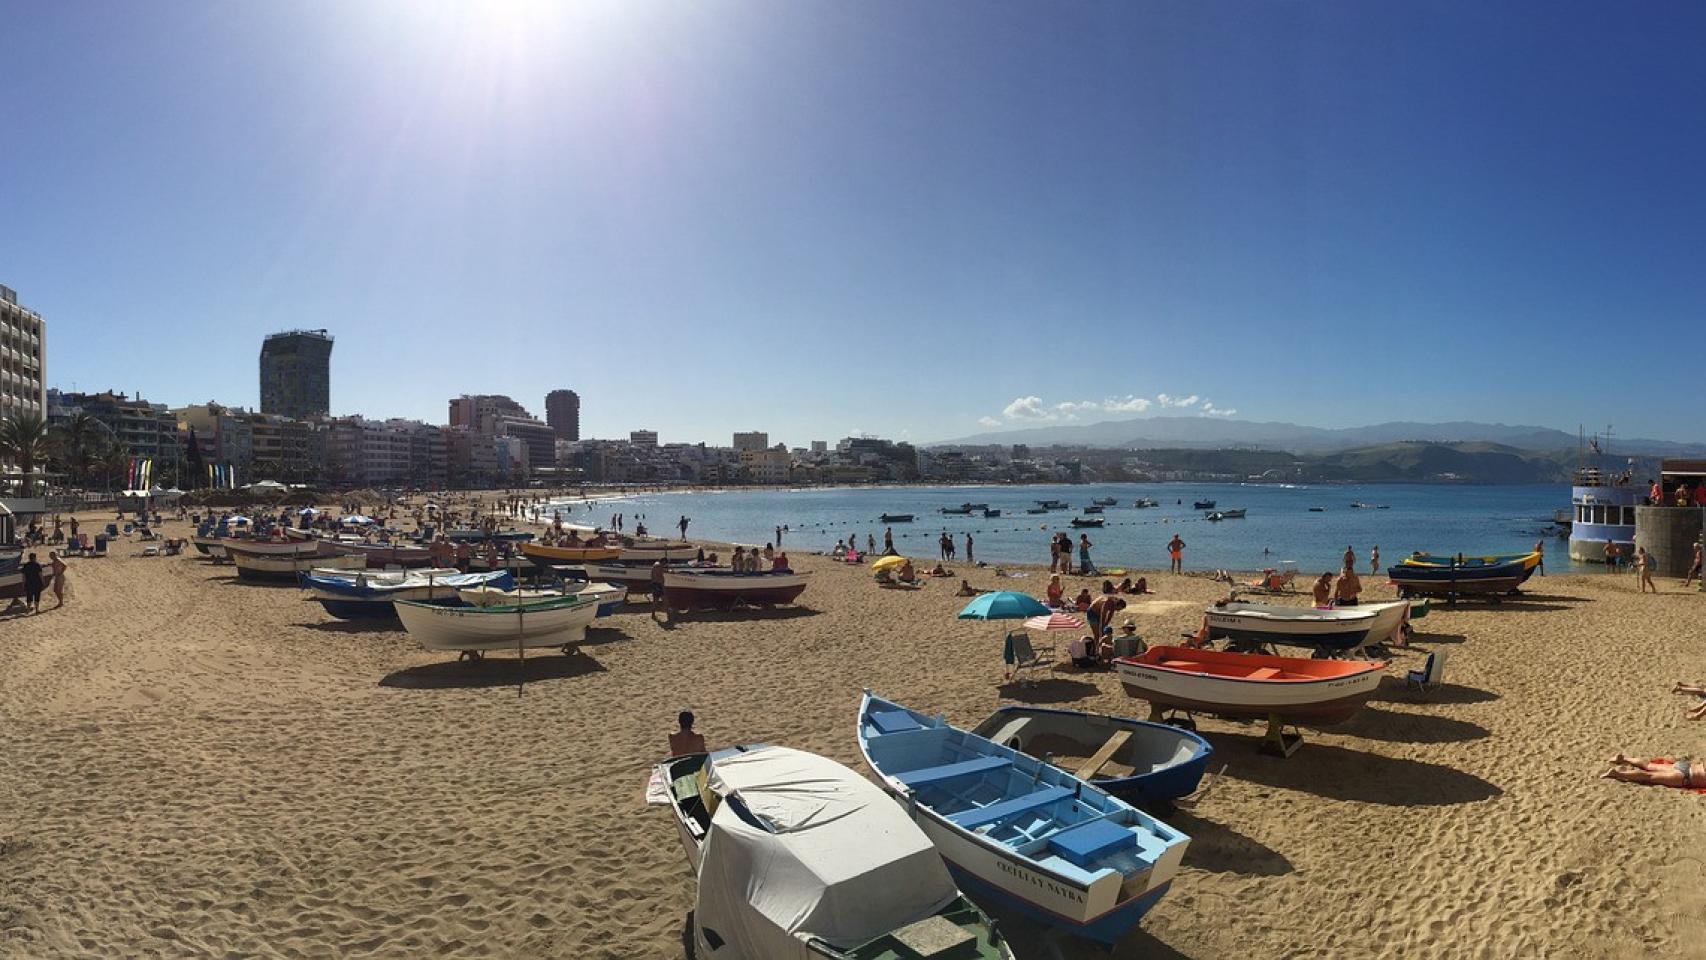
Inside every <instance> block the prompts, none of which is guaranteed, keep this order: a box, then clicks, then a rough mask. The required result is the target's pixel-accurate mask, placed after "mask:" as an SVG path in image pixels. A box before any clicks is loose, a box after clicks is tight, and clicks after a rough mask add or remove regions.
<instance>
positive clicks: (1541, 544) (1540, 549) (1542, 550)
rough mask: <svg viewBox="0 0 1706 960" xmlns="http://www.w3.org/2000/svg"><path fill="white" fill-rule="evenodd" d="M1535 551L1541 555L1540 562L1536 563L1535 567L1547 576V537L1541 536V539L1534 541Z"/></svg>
mask: <svg viewBox="0 0 1706 960" xmlns="http://www.w3.org/2000/svg"><path fill="white" fill-rule="evenodd" d="M1534 552H1535V553H1537V554H1539V555H1540V562H1539V563H1537V564H1535V568H1536V569H1537V570H1538V571H1539V572H1540V575H1541V576H1543V577H1544V576H1546V538H1545V537H1541V538H1540V539H1539V540H1536V541H1534Z"/></svg>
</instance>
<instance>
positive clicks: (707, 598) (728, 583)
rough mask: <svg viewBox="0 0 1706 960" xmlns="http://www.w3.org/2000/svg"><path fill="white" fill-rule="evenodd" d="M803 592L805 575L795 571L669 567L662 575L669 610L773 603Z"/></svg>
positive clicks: (785, 602)
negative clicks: (757, 571)
mask: <svg viewBox="0 0 1706 960" xmlns="http://www.w3.org/2000/svg"><path fill="white" fill-rule="evenodd" d="M805 592H806V578H805V575H803V574H798V573H731V572H728V571H721V570H718V571H709V570H707V571H695V572H691V573H688V572H675V571H671V572H667V573H665V574H664V578H663V598H664V603H666V604H668V605H669V608H670V609H671V610H729V609H732V608H734V607H737V606H746V607H774V606H779V605H782V604H789V603H793V602H794V601H795V600H798V599H799V598H800V594H802V593H805Z"/></svg>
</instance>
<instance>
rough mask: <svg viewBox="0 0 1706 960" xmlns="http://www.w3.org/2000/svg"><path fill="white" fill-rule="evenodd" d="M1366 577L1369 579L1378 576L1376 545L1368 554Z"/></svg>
mask: <svg viewBox="0 0 1706 960" xmlns="http://www.w3.org/2000/svg"><path fill="white" fill-rule="evenodd" d="M1368 575H1369V576H1371V577H1377V576H1379V575H1380V544H1378V543H1377V544H1375V545H1374V549H1373V550H1370V551H1369V552H1368Z"/></svg>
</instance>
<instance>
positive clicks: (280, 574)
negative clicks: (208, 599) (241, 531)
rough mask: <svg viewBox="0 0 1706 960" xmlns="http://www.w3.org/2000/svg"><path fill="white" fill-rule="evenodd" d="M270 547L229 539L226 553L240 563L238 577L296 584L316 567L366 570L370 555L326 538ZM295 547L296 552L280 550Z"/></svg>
mask: <svg viewBox="0 0 1706 960" xmlns="http://www.w3.org/2000/svg"><path fill="white" fill-rule="evenodd" d="M263 546H264V547H266V548H267V549H265V550H262V551H258V552H257V551H253V550H250V549H249V545H248V544H246V543H244V542H242V541H237V540H227V541H226V542H225V552H226V553H227V554H228V555H229V556H230V557H231V560H232V562H234V563H236V564H237V576H238V577H239V578H241V579H243V580H269V581H284V582H288V583H295V582H296V579H297V576H298V575H299V574H303V573H310V572H312V571H314V570H316V569H322V570H330V569H338V570H365V569H367V557H366V556H364V555H362V554H359V553H350V552H346V551H345V549H344V548H342V547H340V546H337V545H336V544H332V543H328V542H326V541H324V540H305V541H301V542H300V543H298V544H280V543H272V542H268V543H265V544H263ZM283 546H295V547H297V549H296V550H295V551H288V550H282V549H277V548H279V547H283Z"/></svg>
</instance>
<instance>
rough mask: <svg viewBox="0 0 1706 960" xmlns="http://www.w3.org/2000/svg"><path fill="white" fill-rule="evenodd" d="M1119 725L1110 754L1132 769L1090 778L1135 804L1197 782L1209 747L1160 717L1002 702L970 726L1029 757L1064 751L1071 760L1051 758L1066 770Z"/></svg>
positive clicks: (1160, 799) (1173, 794)
mask: <svg viewBox="0 0 1706 960" xmlns="http://www.w3.org/2000/svg"><path fill="white" fill-rule="evenodd" d="M1122 731H1123V732H1126V733H1127V735H1128V737H1129V739H1128V740H1127V741H1126V744H1125V745H1124V747H1123V748H1122V749H1120V750H1119V751H1117V752H1116V753H1114V754H1113V755H1112V757H1111V758H1110V759H1112V760H1114V761H1116V762H1119V763H1121V764H1123V765H1125V766H1129V767H1131V768H1132V773H1131V774H1129V775H1124V776H1120V775H1107V776H1104V775H1102V774H1101V772H1098V773H1096V774H1092V775H1091V777H1090V782H1091V783H1093V784H1095V785H1096V786H1098V787H1100V788H1101V789H1103V790H1106V791H1107V792H1109V793H1111V794H1113V795H1114V796H1116V797H1119V798H1120V799H1121V800H1124V801H1126V802H1127V803H1131V804H1136V805H1139V806H1143V805H1147V804H1156V803H1164V802H1166V801H1170V800H1176V799H1178V798H1179V797H1183V796H1186V795H1188V794H1190V793H1192V792H1193V791H1195V790H1196V789H1197V786H1198V785H1199V784H1201V783H1202V777H1203V773H1204V772H1205V771H1206V770H1207V769H1208V762H1209V758H1210V757H1211V756H1213V755H1214V748H1213V747H1211V746H1209V743H1208V741H1207V740H1204V739H1203V738H1202V737H1199V736H1197V735H1196V734H1195V733H1192V732H1191V731H1189V730H1183V729H1180V728H1179V727H1175V726H1171V725H1169V724H1165V723H1151V722H1149V721H1147V720H1137V719H1133V718H1130V717H1111V716H1104V715H1102V714H1094V713H1084V712H1082V711H1078V710H1055V709H1050V708H1047V707H1029V706H1005V707H1002V708H1000V709H999V710H996V711H995V712H994V713H993V714H991V715H990V716H989V719H987V720H985V721H984V722H983V723H980V724H978V725H977V727H976V728H974V729H973V730H972V732H973V733H975V734H977V735H978V736H981V737H988V738H989V739H991V740H993V741H995V742H996V743H1000V744H1005V745H1006V746H1009V747H1012V748H1013V749H1014V750H1017V751H1019V752H1020V753H1024V754H1027V755H1029V756H1033V757H1037V756H1041V755H1044V754H1052V755H1054V756H1057V757H1059V756H1065V755H1067V753H1068V752H1070V753H1071V755H1072V756H1073V757H1074V758H1076V759H1075V760H1074V761H1071V762H1066V763H1058V762H1056V763H1055V766H1058V767H1060V768H1061V769H1063V770H1068V771H1070V770H1071V769H1072V768H1073V767H1074V766H1077V765H1078V760H1081V759H1084V758H1088V757H1090V756H1092V755H1094V754H1096V753H1097V752H1098V750H1099V749H1100V748H1101V746H1102V745H1103V743H1104V742H1105V741H1106V740H1107V738H1108V737H1110V736H1112V735H1114V734H1115V733H1116V732H1122ZM1062 741H1066V742H1065V743H1063V742H1062ZM1080 755H1082V756H1081V757H1080ZM1050 762H1054V761H1050ZM1145 767H1147V768H1148V769H1143V768H1145ZM1102 769H1103V770H1105V769H1106V767H1104V768H1102Z"/></svg>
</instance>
